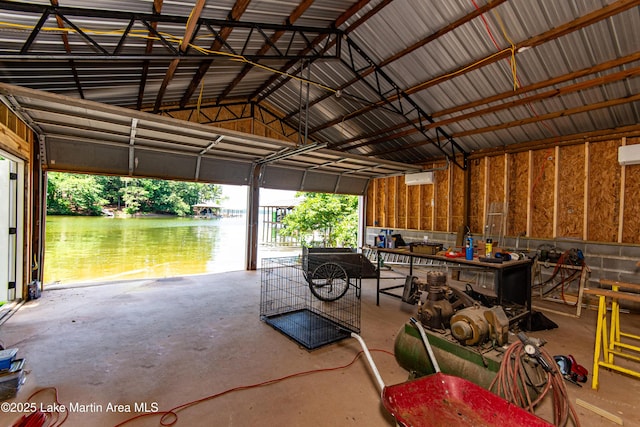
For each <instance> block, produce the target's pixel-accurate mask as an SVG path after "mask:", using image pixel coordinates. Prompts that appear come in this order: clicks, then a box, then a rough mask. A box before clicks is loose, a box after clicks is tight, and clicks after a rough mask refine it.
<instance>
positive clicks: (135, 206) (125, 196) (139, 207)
mask: <svg viewBox="0 0 640 427" xmlns="http://www.w3.org/2000/svg"><path fill="white" fill-rule="evenodd" d="M140 184H141V183H140V182H131V183H129V181H128V179H125V187H123V188H121V189H120V191H121V194H122V201H123V202H124V206H125V212H126V213H128V214H134V213H137V212H140V211H142V212H147V211H146V210H144V207H145V206H146V205H147V203H148V202H149V191H148V190H147V189H146V188H144V187H143V186H142V185H140Z"/></svg>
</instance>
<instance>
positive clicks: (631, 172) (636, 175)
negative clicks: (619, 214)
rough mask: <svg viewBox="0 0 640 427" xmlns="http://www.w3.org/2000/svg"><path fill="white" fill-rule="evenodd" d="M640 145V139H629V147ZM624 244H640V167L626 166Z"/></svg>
mask: <svg viewBox="0 0 640 427" xmlns="http://www.w3.org/2000/svg"><path fill="white" fill-rule="evenodd" d="M633 144H640V138H627V145H633ZM625 174H626V178H625V188H624V216H623V217H624V224H623V227H622V242H623V243H638V242H640V216H639V215H638V204H639V203H640V165H628V166H625Z"/></svg>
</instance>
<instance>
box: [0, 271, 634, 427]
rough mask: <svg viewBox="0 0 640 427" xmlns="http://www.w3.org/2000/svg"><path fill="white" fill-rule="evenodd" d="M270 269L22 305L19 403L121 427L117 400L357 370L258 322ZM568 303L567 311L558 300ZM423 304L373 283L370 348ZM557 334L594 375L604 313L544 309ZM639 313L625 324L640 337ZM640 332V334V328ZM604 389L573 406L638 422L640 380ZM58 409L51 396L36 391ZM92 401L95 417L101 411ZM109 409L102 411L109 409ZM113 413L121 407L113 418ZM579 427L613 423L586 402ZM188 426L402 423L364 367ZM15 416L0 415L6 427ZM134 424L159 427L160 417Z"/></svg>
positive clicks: (337, 349)
mask: <svg viewBox="0 0 640 427" xmlns="http://www.w3.org/2000/svg"><path fill="white" fill-rule="evenodd" d="M259 301H260V272H259V271H258V272H231V273H222V274H214V275H203V276H188V277H176V278H165V279H158V280H138V281H128V282H117V283H113V282H112V283H110V284H108V285H104V286H99V285H98V286H95V285H93V286H86V287H81V286H80V287H74V288H66V289H57V290H48V291H45V292H44V293H43V296H42V298H41V299H39V300H36V301H30V302H27V303H25V304H24V305H23V306H22V307H21V308H20V309H19V311H18V312H17V313H15V314H14V315H13V316H12V317H11V318H10V319H9V320H8V321H7V322H6V323H4V324H3V325H2V326H0V340H2V342H3V343H4V345H5V347H18V348H19V349H20V351H19V356H20V357H24V358H26V359H27V367H26V369H27V370H28V372H29V373H28V376H27V380H26V383H25V384H24V385H23V387H22V388H21V390H20V392H19V393H18V395H17V396H16V398H15V399H13V400H12V401H13V402H25V401H26V400H27V398H28V397H29V396H30V395H31V393H33V392H34V391H36V390H39V389H41V388H44V387H56V388H57V390H58V393H59V400H60V402H61V403H62V404H64V405H65V406H66V407H67V408H70V407H71V405H76V406H77V405H79V404H80V405H86V407H85V408H79V409H84V410H85V412H72V413H69V417H68V420H67V422H66V423H65V424H64V425H65V427H69V426H110V425H112V426H115V425H118V424H119V423H122V422H124V421H126V420H128V419H130V418H132V417H134V416H135V415H136V413H125V412H122V411H118V409H117V408H109V406H108V405H109V404H111V405H117V404H121V405H125V406H124V408H120V409H127V405H129V407H130V408H131V410H132V411H133V410H134V409H135V407H134V405H135V404H136V403H137V404H144V403H146V404H147V405H148V407H149V408H150V409H153V407H154V405H156V404H157V406H158V409H159V410H160V411H164V410H168V409H170V408H173V407H176V406H179V405H182V404H186V403H188V402H191V401H194V400H197V399H202V398H206V397H208V396H212V395H215V394H217V393H220V392H223V391H225V390H229V389H233V388H236V387H240V386H248V385H252V384H257V383H261V382H264V381H268V380H271V379H275V378H279V377H283V376H287V375H290V374H294V373H298V372H305V371H313V370H318V369H325V368H334V367H338V366H342V365H346V364H348V363H350V362H351V361H352V360H353V358H354V356H355V355H356V354H357V353H358V351H359V350H360V347H359V345H358V344H357V342H355V340H353V339H347V340H344V341H341V342H339V343H336V344H332V345H329V346H326V347H323V348H321V349H318V350H315V351H312V352H309V351H307V350H305V349H303V348H300V347H299V346H298V345H297V344H296V343H294V342H293V341H291V340H290V339H289V338H287V337H285V336H284V335H282V334H281V333H279V332H277V331H275V330H274V329H273V328H271V327H270V326H268V325H266V324H265V323H263V322H261V321H260V320H259V304H260V303H259ZM555 306H558V304H554V308H555ZM413 314H414V307H411V306H406V305H404V304H402V303H401V302H400V300H398V299H394V298H391V297H389V296H384V295H383V296H381V305H380V306H379V307H376V305H375V281H372V280H366V281H364V285H363V294H362V336H363V337H364V339H365V340H366V342H367V344H368V345H369V347H370V348H371V349H382V350H386V351H393V342H394V339H395V335H396V333H397V332H398V330H399V329H400V327H401V326H402V325H403V323H404V322H405V321H406V320H407V318H408V317H410V316H411V315H413ZM548 317H549V318H551V319H553V320H554V321H555V322H556V323H558V324H559V325H560V328H558V329H555V330H551V331H544V332H536V333H531V334H530V335H531V336H536V337H540V338H544V339H546V340H547V341H548V344H547V345H546V347H545V348H546V349H547V350H548V351H549V352H550V353H551V354H569V353H570V354H573V355H574V356H575V357H576V359H577V360H578V362H580V364H582V365H584V366H585V367H587V369H589V371H590V374H591V369H592V356H593V350H592V349H593V341H594V330H595V312H594V311H592V310H587V311H586V313H584V314H583V316H582V318H580V319H572V318H568V317H563V316H558V315H552V314H548ZM638 319H639V318H638V317H637V316H631V317H630V320H629V321H627V320H626V318H625V319H623V322H624V323H623V325H627V324H629V325H631V326H630V327H631V328H632V329H636V330H637V329H638V327H639V326H640V322H638ZM636 333H638V332H637V331H636ZM373 357H374V359H375V361H376V363H377V365H378V368H379V369H380V371H381V374H382V377H383V379H384V381H385V382H386V383H387V384H395V383H400V382H403V381H404V380H406V378H407V372H406V371H404V370H403V369H402V368H400V367H399V366H398V365H397V363H396V362H395V359H394V358H393V357H392V356H390V355H388V354H386V353H382V352H374V354H373ZM600 384H601V385H600V390H599V391H593V390H591V387H590V381H589V382H588V383H587V384H585V385H584V387H582V388H578V387H576V386H573V385H571V384H567V389H568V391H569V394H570V396H571V399H572V402H575V398H581V399H583V400H585V401H587V402H589V403H591V404H593V405H595V406H597V407H599V408H602V409H604V410H606V411H609V412H611V413H613V414H615V415H618V416H620V417H622V419H623V420H624V425H627V426H631V425H640V411H638V398H637V397H638V396H639V394H638V392H639V391H640V381H638V380H636V379H632V378H630V377H626V376H624V375H621V374H614V373H610V372H606V371H601V381H600ZM39 397H41V399H40V400H41V401H43V402H45V403H47V404H48V403H51V402H52V401H53V400H52V399H53V396H52V394H46V393H43V394H42V395H39ZM92 405H93V408H92ZM99 406H101V408H99ZM109 409H113V410H114V412H108V411H109ZM576 409H577V411H578V413H579V416H580V421H581V425H582V426H586V427H590V426H612V425H615V424H613V423H612V422H610V421H608V420H606V419H604V418H602V417H600V416H599V415H595V414H594V413H593V412H591V411H589V410H586V409H583V408H581V407H578V406H576ZM178 417H179V418H178V422H177V423H176V425H179V426H213V425H216V426H217V425H220V426H222V425H224V426H255V425H282V426H303V425H304V426H307V425H314V426H348V425H354V426H356V425H357V426H372V427H375V426H381V427H382V426H392V425H394V423H393V420H392V418H391V417H390V416H389V415H388V414H386V413H385V411H384V409H383V408H382V406H381V404H380V398H379V394H378V391H377V389H376V385H375V382H374V380H373V378H372V376H371V375H370V371H369V369H368V366H367V365H366V363H365V362H364V360H363V359H359V360H357V361H356V362H355V363H354V364H353V365H352V366H350V367H348V368H345V369H340V370H333V371H324V372H318V373H309V374H307V375H303V376H299V377H296V378H292V379H288V380H285V381H282V382H278V383H276V384H272V385H268V386H263V387H257V388H251V389H247V390H240V391H236V392H233V393H229V394H225V395H223V396H220V397H217V398H214V399H210V400H207V401H205V402H202V403H199V404H197V405H195V406H192V407H189V408H186V409H184V410H181V411H179V412H178ZM17 418H18V414H7V413H0V425H3V426H4V425H11V423H12V422H14V421H15V420H16V419H17ZM126 425H127V426H158V425H160V417H159V416H158V415H153V416H149V417H144V418H142V419H136V420H133V421H131V422H128V423H126Z"/></svg>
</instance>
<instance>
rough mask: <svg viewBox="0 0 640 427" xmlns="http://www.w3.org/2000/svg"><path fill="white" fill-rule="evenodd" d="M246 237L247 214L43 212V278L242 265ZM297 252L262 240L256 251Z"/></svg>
mask: <svg viewBox="0 0 640 427" xmlns="http://www.w3.org/2000/svg"><path fill="white" fill-rule="evenodd" d="M245 237H246V219H245V217H231V218H219V219H194V218H174V217H169V218H167V217H161V218H157V217H153V218H107V217H82V216H74V217H66V216H47V224H46V241H45V270H44V280H43V281H44V284H45V285H47V284H51V283H61V284H69V283H78V282H87V281H95V280H124V279H138V278H152V277H169V276H181V275H189V274H202V273H219V272H224V271H234V270H244V268H245V252H246V248H245V245H246V243H245ZM299 252H300V249H295V248H280V249H278V248H268V247H262V246H261V247H260V248H259V249H258V257H259V259H260V258H267V257H278V256H291V255H295V254H298V253H299ZM258 266H260V264H259V263H258Z"/></svg>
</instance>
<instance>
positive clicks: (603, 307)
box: [584, 279, 640, 390]
mask: <svg viewBox="0 0 640 427" xmlns="http://www.w3.org/2000/svg"><path fill="white" fill-rule="evenodd" d="M600 285H601V286H607V287H608V286H610V287H611V290H608V289H585V290H584V293H585V294H590V295H596V296H597V297H598V299H599V301H598V322H597V324H596V345H595V349H594V352H593V379H592V382H591V388H593V389H594V390H597V389H598V387H599V383H598V369H599V368H600V367H601V366H602V367H603V368H608V369H612V370H614V371H618V372H623V373H625V374H628V375H631V376H634V377H637V378H640V371H634V370H632V369H629V368H625V367H622V366H620V365H616V364H615V356H619V357H622V358H625V359H629V360H634V361H636V362H640V347H638V346H634V345H631V344H628V343H624V342H622V341H621V338H623V337H624V338H627V339H631V340H636V341H640V336H638V335H633V334H628V333H625V332H622V331H621V330H620V304H619V303H618V301H620V300H623V301H631V302H639V303H640V295H639V294H632V293H628V292H621V291H620V289H627V290H633V291H640V285H638V284H634V283H624V282H616V281H613V280H604V279H602V280H600ZM607 298H611V320H610V328H609V333H608V334H607ZM601 350H602V351H601ZM629 351H632V352H635V353H636V354H632V353H629ZM601 353H602V354H603V357H602V360H601V358H600V354H601Z"/></svg>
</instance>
